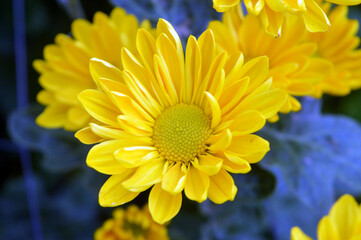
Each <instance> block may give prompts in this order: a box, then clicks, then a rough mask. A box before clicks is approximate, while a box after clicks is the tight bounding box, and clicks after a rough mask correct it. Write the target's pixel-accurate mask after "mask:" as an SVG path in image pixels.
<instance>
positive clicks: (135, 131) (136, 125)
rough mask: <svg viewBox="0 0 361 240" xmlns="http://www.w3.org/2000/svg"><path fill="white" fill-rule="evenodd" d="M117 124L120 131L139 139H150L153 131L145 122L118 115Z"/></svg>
mask: <svg viewBox="0 0 361 240" xmlns="http://www.w3.org/2000/svg"><path fill="white" fill-rule="evenodd" d="M118 123H119V125H120V126H121V127H122V129H123V130H124V131H125V132H127V133H128V134H130V135H135V136H139V137H151V136H152V134H153V133H152V132H153V129H148V128H150V127H149V126H148V125H147V123H146V122H145V121H142V120H138V119H135V118H132V117H129V116H125V115H119V116H118Z"/></svg>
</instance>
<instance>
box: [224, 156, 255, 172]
mask: <svg viewBox="0 0 361 240" xmlns="http://www.w3.org/2000/svg"><path fill="white" fill-rule="evenodd" d="M236 158H237V160H238V162H237V163H236V162H235V161H231V160H229V159H224V160H223V168H224V169H225V170H227V171H228V172H231V173H243V174H244V173H248V172H250V171H251V166H250V164H249V163H248V162H247V161H246V160H244V159H242V158H240V157H237V156H233V160H235V159H236Z"/></svg>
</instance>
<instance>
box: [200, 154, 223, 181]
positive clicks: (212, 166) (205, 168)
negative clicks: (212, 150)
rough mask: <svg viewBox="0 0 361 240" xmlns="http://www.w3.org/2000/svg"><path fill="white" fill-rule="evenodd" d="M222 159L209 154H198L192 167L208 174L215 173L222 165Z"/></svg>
mask: <svg viewBox="0 0 361 240" xmlns="http://www.w3.org/2000/svg"><path fill="white" fill-rule="evenodd" d="M222 163H223V159H222V158H218V157H215V156H212V155H210V154H207V155H200V156H198V158H197V159H195V160H194V162H193V164H194V167H195V168H197V169H198V170H200V171H202V172H205V173H207V174H208V175H209V176H212V175H216V174H217V173H218V172H219V171H220V170H221V167H222Z"/></svg>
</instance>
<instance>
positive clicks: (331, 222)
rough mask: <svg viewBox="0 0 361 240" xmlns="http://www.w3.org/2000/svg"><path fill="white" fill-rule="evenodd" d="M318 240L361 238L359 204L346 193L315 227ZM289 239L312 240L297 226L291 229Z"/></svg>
mask: <svg viewBox="0 0 361 240" xmlns="http://www.w3.org/2000/svg"><path fill="white" fill-rule="evenodd" d="M317 238H318V240H358V239H361V206H360V205H358V204H357V202H356V200H355V199H354V198H353V197H352V196H351V195H348V194H345V195H343V196H342V197H341V198H340V199H339V200H337V202H336V203H335V204H334V205H333V206H332V208H331V210H330V212H329V214H328V215H327V216H325V217H323V218H322V219H321V221H320V223H319V224H318V228H317ZM291 240H312V238H310V237H308V236H307V235H306V234H304V233H303V232H302V230H301V229H300V228H298V227H294V228H292V230H291Z"/></svg>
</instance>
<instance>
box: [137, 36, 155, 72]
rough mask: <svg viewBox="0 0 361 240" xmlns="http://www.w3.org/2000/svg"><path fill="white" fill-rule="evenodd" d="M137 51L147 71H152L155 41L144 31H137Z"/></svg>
mask: <svg viewBox="0 0 361 240" xmlns="http://www.w3.org/2000/svg"><path fill="white" fill-rule="evenodd" d="M136 44H137V49H138V51H139V53H140V56H141V57H142V59H143V62H144V64H145V66H146V67H147V68H148V69H153V66H154V63H153V55H154V54H155V53H156V48H155V40H154V38H153V36H152V35H151V34H150V33H149V32H147V31H146V30H144V29H139V30H138V33H137V41H136Z"/></svg>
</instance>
